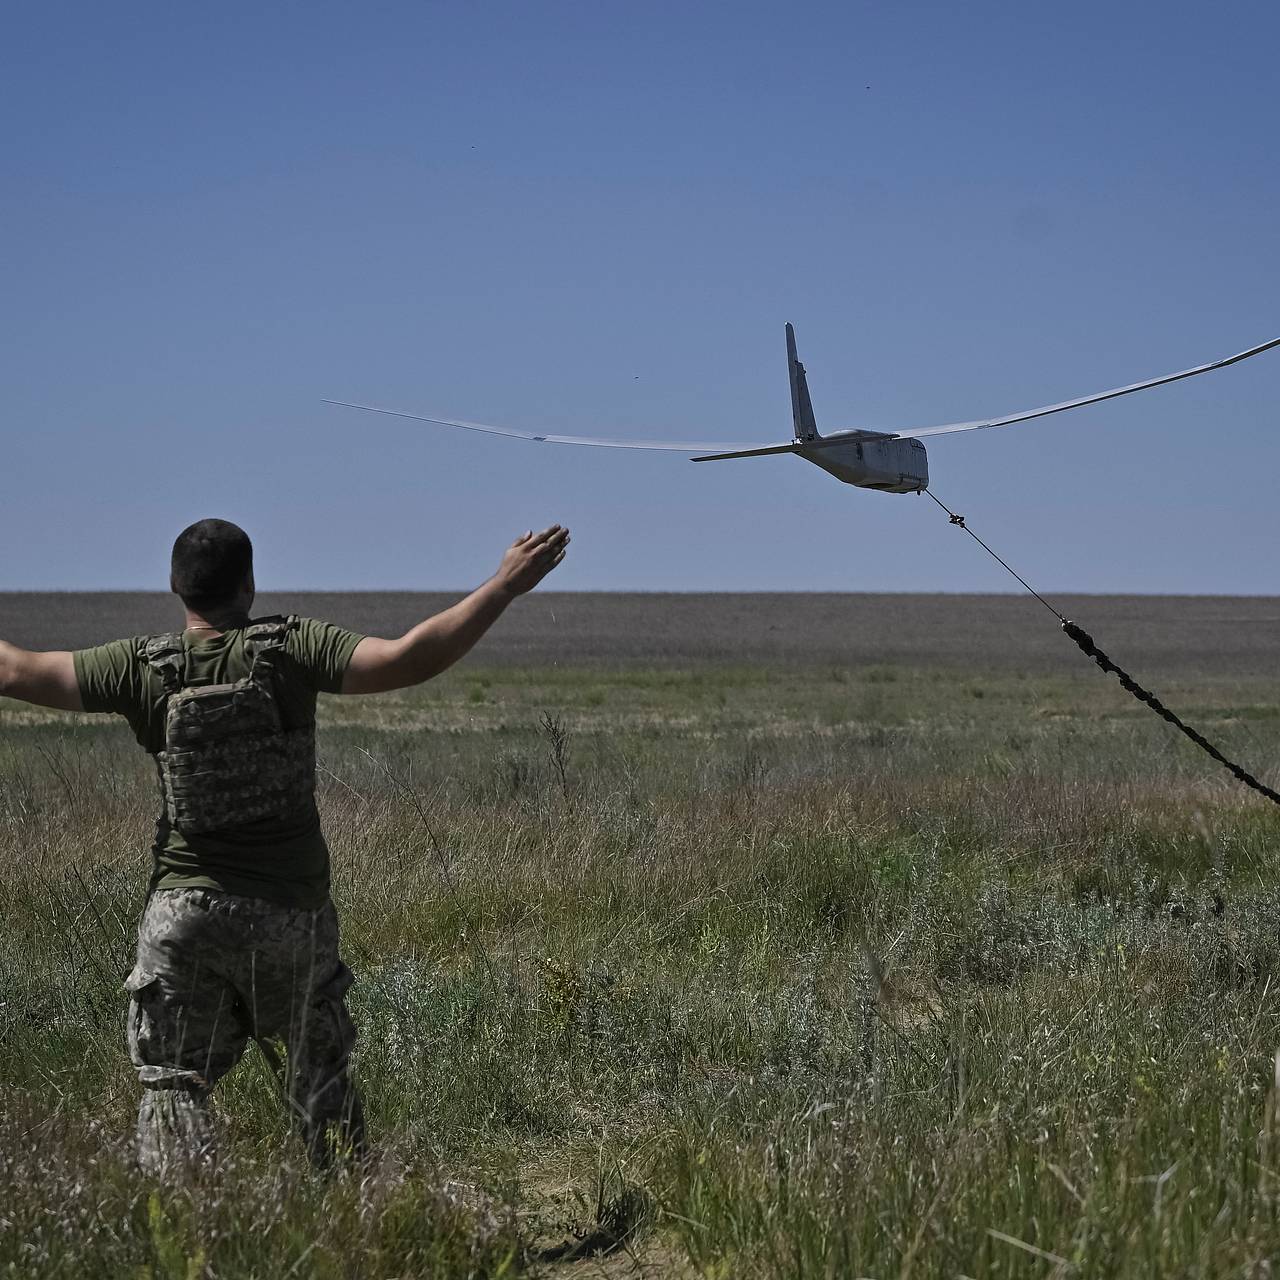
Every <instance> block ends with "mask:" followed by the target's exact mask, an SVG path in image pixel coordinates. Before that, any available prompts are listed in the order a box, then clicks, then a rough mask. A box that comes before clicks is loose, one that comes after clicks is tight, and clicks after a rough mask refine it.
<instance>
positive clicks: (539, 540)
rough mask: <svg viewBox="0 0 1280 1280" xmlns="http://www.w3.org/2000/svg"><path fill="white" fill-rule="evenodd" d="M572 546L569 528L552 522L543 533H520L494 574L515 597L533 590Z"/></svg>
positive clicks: (502, 585) (501, 584) (500, 583)
mask: <svg viewBox="0 0 1280 1280" xmlns="http://www.w3.org/2000/svg"><path fill="white" fill-rule="evenodd" d="M568 546H569V530H568V529H566V528H565V527H564V526H563V525H558V524H553V525H552V526H551V527H550V528H549V529H543V531H542V532H541V533H533V532H532V531H530V532H529V533H525V534H521V535H520V537H518V538H517V539H516V540H515V542H513V543H512V544H511V546H510V547H509V548H508V550H507V554H506V555H504V556H503V557H502V564H501V565H500V566H499V568H498V572H497V573H496V574H495V575H494V577H495V578H496V580H497V581H498V583H499V585H500V586H501V587H502V588H503V589H504V590H505V591H507V592H509V593H510V594H511V595H513V596H522V595H524V593H525V592H526V591H532V590H533V589H534V587H536V586H537V585H538V583H540V582H541V581H542V580H543V578H545V577H546V576H547V574H549V573H550V572H551V570H552V569H554V568H555V567H556V565H558V564H559V563H560V561H561V560H563V559H564V553H565V551H566V549H567V548H568Z"/></svg>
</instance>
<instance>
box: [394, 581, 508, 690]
mask: <svg viewBox="0 0 1280 1280" xmlns="http://www.w3.org/2000/svg"><path fill="white" fill-rule="evenodd" d="M514 599H515V597H514V596H513V595H512V594H511V593H510V592H509V591H508V590H507V589H506V588H505V587H504V586H503V585H502V584H501V583H500V582H499V581H498V580H497V579H496V578H490V579H489V581H488V582H486V583H485V584H484V585H483V586H480V587H477V588H476V590H474V591H473V592H472V593H471V594H470V595H469V596H467V597H466V599H464V600H459V601H458V603H457V604H455V605H453V606H451V607H450V608H448V609H445V610H444V612H443V613H437V614H436V615H435V616H434V617H431V618H428V619H427V620H426V621H425V622H420V623H418V625H417V626H416V627H414V628H412V629H411V630H410V631H407V632H405V634H404V635H403V636H402V637H401V638H400V644H401V646H402V648H403V655H402V661H403V664H404V670H405V672H406V673H407V674H408V675H409V676H410V677H411V678H412V680H413V683H414V684H419V683H421V682H422V681H423V680H430V679H431V677H432V676H438V675H439V674H440V672H442V671H444V670H446V669H447V668H449V667H451V666H453V664H454V663H455V662H457V661H458V659H459V658H461V657H463V656H465V655H466V654H467V653H469V652H470V651H471V649H472V648H473V647H474V646H475V644H476V642H477V641H478V640H479V639H480V638H481V636H483V635H484V633H485V632H486V631H488V630H489V628H490V627H491V626H493V624H494V623H495V622H497V620H498V619H499V618H500V617H501V616H502V614H503V612H504V610H505V609H506V607H507V606H508V605H509V604H510V603H511V601H512V600H514Z"/></svg>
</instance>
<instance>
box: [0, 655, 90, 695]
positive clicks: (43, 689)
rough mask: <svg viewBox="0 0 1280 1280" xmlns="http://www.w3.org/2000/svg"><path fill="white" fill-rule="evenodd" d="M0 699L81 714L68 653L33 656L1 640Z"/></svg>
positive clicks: (72, 665) (74, 672) (70, 657)
mask: <svg viewBox="0 0 1280 1280" xmlns="http://www.w3.org/2000/svg"><path fill="white" fill-rule="evenodd" d="M0 697H5V698H19V699H21V700H22V701H23V702H33V703H35V704H36V706H39V707H55V708H56V709H57V710H59V711H80V710H81V709H82V706H83V704H82V703H81V701H80V686H79V685H78V684H77V683H76V669H75V662H74V660H73V659H72V656H71V654H70V653H64V652H56V653H32V652H31V651H30V650H27V649H19V648H18V647H17V645H12V644H9V643H7V642H6V641H4V640H0Z"/></svg>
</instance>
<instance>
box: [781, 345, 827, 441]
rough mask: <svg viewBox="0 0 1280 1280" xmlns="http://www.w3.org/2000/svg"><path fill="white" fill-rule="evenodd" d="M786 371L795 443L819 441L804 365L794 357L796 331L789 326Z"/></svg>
mask: <svg viewBox="0 0 1280 1280" xmlns="http://www.w3.org/2000/svg"><path fill="white" fill-rule="evenodd" d="M787 371H788V372H789V374H790V375H791V419H792V421H793V422H794V423H795V429H796V442H797V443H798V444H800V443H808V442H810V441H813V440H820V439H821V438H822V437H821V436H820V435H819V433H818V424H817V422H816V421H815V419H814V416H813V402H812V401H811V400H810V399H809V383H808V380H807V379H806V378H805V376H804V365H802V364H801V363H800V358H799V357H798V356H797V355H796V331H795V330H794V329H793V328H792V327H791V326H790V325H789V324H788V325H787Z"/></svg>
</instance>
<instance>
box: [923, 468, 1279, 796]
mask: <svg viewBox="0 0 1280 1280" xmlns="http://www.w3.org/2000/svg"><path fill="white" fill-rule="evenodd" d="M921 492H922V493H926V494H928V495H929V497H931V498H933V500H934V502H936V503H937V504H938V506H940V507H941V508H942V510H943V511H945V512H946V513H947V517H948V518H949V519H950V521H951V523H952V524H953V525H956V526H957V527H958V528H960V529H963V530H964V531H965V533H967V534H968V535H969V537H971V538H972V539H973V540H974V542H976V543H977V544H978V546H980V547H981V548H982V549H983V551H985V552H986V553H987V555H989V556H990V557H991V558H992V559H993V560H994V561H995V562H996V563H997V564H998V565H1000V567H1001V568H1002V569H1004V570H1005V571H1006V572H1007V573H1009V574H1010V575H1011V576H1012V577H1013V578H1015V579H1016V580H1017V581H1018V582H1019V583H1021V584H1022V586H1023V587H1025V588H1026V589H1027V590H1028V591H1029V592H1030V593H1031V594H1032V595H1033V596H1035V598H1036V599H1037V600H1039V601H1040V603H1041V604H1042V605H1044V607H1045V608H1046V609H1048V610H1049V612H1050V613H1051V614H1053V616H1054V617H1055V618H1057V619H1058V621H1059V622H1060V623H1061V624H1062V629H1063V631H1065V632H1066V633H1067V635H1068V636H1069V637H1070V638H1071V639H1072V640H1073V641H1074V642H1075V643H1076V645H1077V646H1078V647H1079V649H1080V651H1081V653H1083V654H1084V655H1085V656H1086V657H1088V658H1092V659H1093V660H1094V662H1096V663H1097V664H1098V666H1099V667H1101V668H1102V670H1103V671H1105V672H1109V673H1110V674H1112V675H1114V676H1115V677H1116V679H1117V680H1119V681H1120V684H1121V686H1122V687H1123V688H1124V689H1125V691H1126V692H1128V693H1130V694H1132V695H1133V696H1134V697H1135V698H1137V700H1138V701H1139V702H1142V703H1145V704H1146V705H1147V706H1148V707H1150V708H1151V710H1152V711H1154V712H1155V713H1156V715H1158V716H1159V717H1160V718H1161V719H1162V720H1165V721H1167V722H1168V723H1169V724H1171V725H1173V727H1174V728H1175V729H1178V730H1180V731H1181V732H1182V733H1184V734H1186V736H1187V737H1188V738H1190V739H1191V741H1192V742H1194V743H1195V744H1196V746H1197V747H1199V748H1200V750H1201V751H1204V752H1205V753H1207V754H1208V755H1210V756H1212V757H1213V759H1215V760H1216V761H1217V762H1218V763H1219V764H1220V765H1222V767H1223V768H1224V769H1226V770H1227V771H1228V772H1229V773H1230V774H1231V775H1232V776H1233V777H1234V778H1236V779H1237V780H1238V781H1240V782H1243V783H1244V785H1245V786H1246V787H1249V788H1250V789H1251V790H1253V791H1256V792H1257V793H1258V794H1259V795H1262V796H1266V798H1267V799H1268V800H1270V801H1271V803H1272V804H1276V805H1280V792H1276V791H1273V790H1272V789H1271V788H1270V787H1269V786H1267V784H1266V783H1265V782H1259V781H1258V779H1257V778H1255V777H1254V776H1253V774H1251V773H1250V772H1249V771H1248V770H1247V769H1245V768H1242V767H1241V766H1240V765H1238V764H1236V763H1235V762H1234V761H1231V760H1228V759H1227V757H1226V756H1224V755H1223V754H1222V752H1221V751H1219V750H1218V748H1217V747H1215V746H1214V745H1213V743H1212V742H1210V741H1209V740H1208V738H1206V737H1205V736H1204V734H1202V733H1200V732H1198V731H1197V730H1195V729H1193V728H1192V727H1191V726H1190V725H1189V724H1185V723H1184V722H1183V721H1182V720H1180V719H1179V718H1178V716H1177V715H1176V714H1175V713H1174V712H1172V711H1170V710H1169V708H1168V707H1166V706H1165V705H1164V703H1163V702H1161V701H1160V699H1159V698H1157V697H1156V695H1155V694H1154V693H1152V692H1151V691H1150V690H1148V689H1144V688H1143V687H1142V686H1141V685H1140V684H1139V683H1138V682H1137V681H1136V680H1135V679H1134V678H1133V677H1132V676H1131V675H1130V674H1129V673H1128V672H1127V671H1125V670H1124V669H1123V668H1122V667H1119V666H1117V665H1116V663H1114V662H1112V660H1111V659H1110V658H1109V657H1108V656H1107V655H1106V654H1105V653H1104V652H1103V651H1102V650H1101V649H1100V648H1098V645H1097V642H1096V641H1095V640H1094V638H1093V637H1092V636H1091V635H1090V634H1089V633H1088V632H1087V631H1086V630H1085V629H1084V628H1083V627H1079V626H1077V625H1076V624H1075V623H1074V622H1072V621H1071V620H1070V619H1069V618H1067V617H1065V616H1063V614H1061V613H1059V612H1058V610H1057V609H1055V608H1054V607H1053V605H1051V604H1050V603H1049V602H1048V600H1046V599H1045V598H1044V596H1042V595H1041V594H1040V593H1039V592H1038V591H1037V590H1036V589H1035V588H1034V587H1033V586H1032V585H1031V584H1030V583H1029V582H1028V581H1027V580H1026V579H1025V578H1024V577H1023V576H1022V575H1021V574H1020V573H1018V572H1017V570H1016V569H1014V568H1013V566H1012V565H1010V564H1009V563H1008V562H1007V561H1006V560H1005V559H1004V558H1003V557H1001V556H999V555H997V554H996V552H995V551H993V550H992V549H991V548H990V547H989V546H987V544H986V543H985V542H983V540H982V539H981V538H980V537H978V535H977V534H976V533H974V531H973V530H972V529H970V528H969V526H968V525H967V524H966V523H965V518H964V516H961V515H957V514H956V513H955V512H954V511H952V510H951V508H950V507H949V506H947V504H946V503H945V502H943V501H942V500H941V499H940V498H938V497H937V496H935V495H934V494H933V493H932V492H931V491H930V490H928V489H922V490H921Z"/></svg>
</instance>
